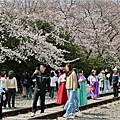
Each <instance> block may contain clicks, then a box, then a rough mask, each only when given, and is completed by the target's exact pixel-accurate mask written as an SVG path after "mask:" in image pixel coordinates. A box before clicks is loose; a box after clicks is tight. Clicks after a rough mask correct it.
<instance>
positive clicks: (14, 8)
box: [0, 0, 77, 69]
mask: <svg viewBox="0 0 120 120" xmlns="http://www.w3.org/2000/svg"><path fill="white" fill-rule="evenodd" d="M37 4H38V1H37V0H33V1H31V0H28V1H27V0H25V1H22V0H21V1H17V0H16V1H12V0H11V1H8V0H6V1H3V2H2V4H1V14H0V24H1V28H0V33H1V41H0V54H1V56H0V61H1V62H4V61H5V60H6V57H7V58H9V59H14V58H15V60H16V61H18V62H21V60H23V61H26V60H28V59H29V56H31V57H35V59H36V60H38V61H40V62H46V63H47V64H49V65H50V66H51V67H53V68H56V69H57V67H58V66H60V65H61V64H62V63H63V62H65V63H67V62H73V61H75V60H77V59H75V60H72V61H66V60H65V59H64V55H63V53H65V52H67V51H65V50H61V49H57V47H56V46H55V45H53V44H51V43H48V42H47V41H46V39H47V37H48V36H52V37H53V38H54V39H55V40H56V44H58V42H59V43H61V42H63V43H64V42H65V41H64V39H63V38H60V37H59V35H57V34H54V33H55V32H57V31H56V29H55V28H54V26H53V30H52V31H51V32H49V33H45V32H44V31H43V29H39V26H37V24H36V22H37V21H39V20H44V19H42V18H41V17H40V15H39V13H36V12H37V10H35V9H36V8H37ZM39 4H40V3H39ZM39 7H40V6H39ZM37 9H38V8H37ZM39 17H40V18H39ZM44 21H45V20H44ZM31 26H32V27H31ZM51 26H52V24H51ZM54 29H55V30H54ZM6 34H8V36H7V37H11V38H12V39H15V40H16V42H18V41H19V44H18V45H17V46H15V47H14V48H13V49H11V48H9V47H7V46H4V45H3V44H4V42H5V41H6V40H7V38H6V37H5V36H6ZM11 42H12V41H11Z"/></svg>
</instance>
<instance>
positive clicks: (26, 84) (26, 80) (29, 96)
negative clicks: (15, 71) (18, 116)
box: [23, 71, 33, 99]
mask: <svg viewBox="0 0 120 120" xmlns="http://www.w3.org/2000/svg"><path fill="white" fill-rule="evenodd" d="M32 84H33V82H32V79H31V76H30V74H29V72H28V71H25V74H24V80H23V86H24V87H25V88H26V99H32Z"/></svg>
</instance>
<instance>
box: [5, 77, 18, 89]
mask: <svg viewBox="0 0 120 120" xmlns="http://www.w3.org/2000/svg"><path fill="white" fill-rule="evenodd" d="M5 82H6V87H5V88H6V90H8V89H9V88H15V89H16V91H18V88H17V80H16V78H15V77H14V78H12V79H6V81H5Z"/></svg>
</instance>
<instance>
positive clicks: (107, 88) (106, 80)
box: [104, 69, 110, 93]
mask: <svg viewBox="0 0 120 120" xmlns="http://www.w3.org/2000/svg"><path fill="white" fill-rule="evenodd" d="M109 78H110V73H109V72H108V70H107V69H105V80H104V93H106V92H108V90H109Z"/></svg>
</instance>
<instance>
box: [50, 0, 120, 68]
mask: <svg viewBox="0 0 120 120" xmlns="http://www.w3.org/2000/svg"><path fill="white" fill-rule="evenodd" d="M50 10H51V12H50V13H51V14H50V17H49V18H50V19H51V18H54V19H52V22H53V21H54V24H56V26H59V27H62V28H64V30H65V32H66V31H67V33H68V34H69V35H70V36H71V39H72V40H73V44H77V45H80V46H82V47H83V48H84V49H85V52H86V53H87V54H88V56H90V55H99V56H101V57H103V58H104V59H105V61H106V62H107V63H108V64H109V65H111V67H112V66H113V63H114V65H116V66H118V67H120V4H118V2H116V1H114V0H87V1H80V0H68V1H66V0H63V1H62V3H61V2H59V0H54V1H53V3H52V4H51V9H50ZM52 13H53V14H52Z"/></svg>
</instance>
